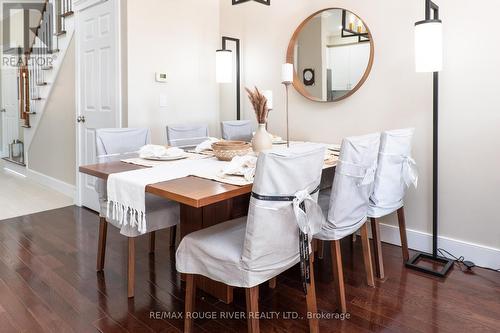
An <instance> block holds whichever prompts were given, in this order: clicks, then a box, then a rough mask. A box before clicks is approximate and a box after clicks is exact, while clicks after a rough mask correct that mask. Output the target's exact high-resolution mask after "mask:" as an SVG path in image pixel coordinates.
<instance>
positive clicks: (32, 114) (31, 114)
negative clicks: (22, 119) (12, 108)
mask: <svg viewBox="0 0 500 333" xmlns="http://www.w3.org/2000/svg"><path fill="white" fill-rule="evenodd" d="M25 113H26V114H29V115H30V116H34V115H35V114H36V112H25Z"/></svg>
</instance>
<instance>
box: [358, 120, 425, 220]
mask: <svg viewBox="0 0 500 333" xmlns="http://www.w3.org/2000/svg"><path fill="white" fill-rule="evenodd" d="M414 132H415V129H413V128H406V129H398V130H392V131H386V132H383V133H382V136H381V139H380V152H379V157H378V167H377V173H376V174H375V183H374V188H373V193H372V195H371V197H370V206H369V209H368V217H373V218H379V217H382V216H386V215H389V214H391V213H393V212H395V211H396V210H398V209H399V208H401V207H403V205H404V203H403V200H404V196H405V193H406V189H407V188H408V187H410V185H411V184H413V185H414V186H415V188H416V187H417V182H418V171H417V168H416V163H415V161H414V160H413V158H412V157H411V141H412V138H413V133H414Z"/></svg>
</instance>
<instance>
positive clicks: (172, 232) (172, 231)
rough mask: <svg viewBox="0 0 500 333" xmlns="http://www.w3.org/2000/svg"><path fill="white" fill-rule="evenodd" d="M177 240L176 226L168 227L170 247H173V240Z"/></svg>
mask: <svg viewBox="0 0 500 333" xmlns="http://www.w3.org/2000/svg"><path fill="white" fill-rule="evenodd" d="M176 238H177V226H176V225H174V226H173V227H170V246H173V247H175V239H176Z"/></svg>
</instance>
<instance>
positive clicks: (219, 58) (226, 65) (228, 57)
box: [215, 50, 233, 83]
mask: <svg viewBox="0 0 500 333" xmlns="http://www.w3.org/2000/svg"><path fill="white" fill-rule="evenodd" d="M215 69H216V74H215V80H216V81H217V83H231V82H232V81H233V53H232V52H231V51H230V50H218V51H217V53H216V54H215Z"/></svg>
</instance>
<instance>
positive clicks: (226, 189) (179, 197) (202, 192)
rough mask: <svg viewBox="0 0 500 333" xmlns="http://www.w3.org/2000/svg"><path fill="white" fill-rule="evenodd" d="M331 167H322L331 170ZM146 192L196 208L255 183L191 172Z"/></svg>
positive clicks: (85, 169) (104, 169)
mask: <svg viewBox="0 0 500 333" xmlns="http://www.w3.org/2000/svg"><path fill="white" fill-rule="evenodd" d="M334 167H335V166H334V165H332V167H331V168H327V169H324V170H323V173H325V172H326V173H329V172H331V171H333V170H334ZM144 168H146V167H143V166H139V165H135V164H130V163H125V162H121V161H114V162H108V163H101V164H93V165H85V166H81V167H80V168H79V171H80V172H81V173H84V174H87V175H91V176H94V177H97V178H101V179H104V180H106V179H108V176H109V175H111V174H113V173H119V172H126V171H133V170H139V169H144ZM146 192H148V193H151V194H154V195H157V196H160V197H162V198H165V199H168V200H173V201H176V202H179V203H180V204H184V205H188V206H191V207H195V208H201V207H205V206H208V205H211V204H214V203H217V202H221V201H224V200H228V199H231V198H235V197H238V196H240V195H244V194H248V193H250V192H252V185H245V186H235V185H230V184H225V183H221V182H217V181H214V180H209V179H204V178H199V177H194V176H189V177H184V178H178V179H173V180H169V181H166V182H161V183H156V184H151V185H148V186H146Z"/></svg>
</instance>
